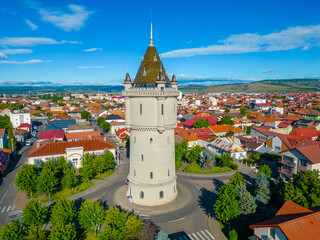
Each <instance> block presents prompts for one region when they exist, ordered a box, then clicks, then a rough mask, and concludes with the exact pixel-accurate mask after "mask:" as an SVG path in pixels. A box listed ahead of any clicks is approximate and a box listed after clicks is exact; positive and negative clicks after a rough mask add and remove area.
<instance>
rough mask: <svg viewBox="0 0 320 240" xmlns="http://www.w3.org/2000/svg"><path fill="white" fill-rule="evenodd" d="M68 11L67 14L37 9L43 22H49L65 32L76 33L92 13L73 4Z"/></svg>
mask: <svg viewBox="0 0 320 240" xmlns="http://www.w3.org/2000/svg"><path fill="white" fill-rule="evenodd" d="M68 9H69V13H67V12H62V11H58V10H51V9H48V8H38V12H39V13H40V14H41V16H42V20H43V21H46V22H50V23H52V24H54V25H55V26H56V27H59V28H61V29H63V30H64V31H66V32H70V31H72V30H76V31H78V30H79V29H80V28H81V27H83V26H84V23H85V21H86V20H87V19H88V18H89V16H90V15H91V14H92V13H93V12H92V11H88V10H87V9H86V8H85V7H83V6H80V5H75V4H69V5H68Z"/></svg>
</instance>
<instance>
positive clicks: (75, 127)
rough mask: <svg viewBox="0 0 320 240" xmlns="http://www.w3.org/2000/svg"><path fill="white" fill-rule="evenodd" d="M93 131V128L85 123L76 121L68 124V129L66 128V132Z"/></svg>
mask: <svg viewBox="0 0 320 240" xmlns="http://www.w3.org/2000/svg"><path fill="white" fill-rule="evenodd" d="M93 131H94V128H93V127H91V126H90V125H89V124H87V123H77V124H74V125H69V126H68V130H66V132H68V133H80V132H93Z"/></svg>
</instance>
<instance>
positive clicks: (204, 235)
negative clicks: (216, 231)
mask: <svg viewBox="0 0 320 240" xmlns="http://www.w3.org/2000/svg"><path fill="white" fill-rule="evenodd" d="M170 239H171V240H215V238H214V236H213V235H212V234H211V233H210V232H209V231H208V230H207V229H205V230H201V231H198V232H194V233H190V234H181V235H180V236H175V237H173V238H172V237H170Z"/></svg>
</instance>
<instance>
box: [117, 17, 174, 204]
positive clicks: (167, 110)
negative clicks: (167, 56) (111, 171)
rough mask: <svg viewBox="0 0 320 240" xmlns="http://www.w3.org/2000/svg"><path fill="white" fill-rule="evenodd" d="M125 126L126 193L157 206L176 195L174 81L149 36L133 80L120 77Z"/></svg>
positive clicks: (143, 202) (134, 201)
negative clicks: (127, 133) (127, 144)
mask: <svg viewBox="0 0 320 240" xmlns="http://www.w3.org/2000/svg"><path fill="white" fill-rule="evenodd" d="M124 87H125V89H124V91H123V93H122V94H123V96H124V98H125V106H126V127H127V128H128V129H130V131H131V135H130V169H129V175H128V180H129V188H128V193H127V195H128V196H130V200H131V201H132V202H133V203H135V204H139V205H143V206H158V205H162V204H166V203H169V202H171V201H172V200H174V199H175V198H176V196H177V183H176V178H177V176H176V172H175V149H174V146H175V145H174V144H175V143H174V128H175V127H176V111H177V110H176V109H177V97H178V96H179V91H178V90H177V87H178V83H177V80H176V77H175V75H173V76H172V78H171V80H170V79H169V77H168V75H167V73H166V71H165V68H164V67H163V64H162V62H161V59H160V56H159V54H158V52H157V50H156V48H155V46H154V44H153V37H152V23H151V37H150V42H149V46H148V48H147V51H146V53H145V55H144V57H143V58H142V61H141V64H140V67H139V70H138V72H137V74H136V77H135V79H134V81H133V82H132V81H131V78H130V75H129V73H127V74H126V77H125V80H124Z"/></svg>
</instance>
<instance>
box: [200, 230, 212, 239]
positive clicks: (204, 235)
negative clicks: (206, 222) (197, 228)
mask: <svg viewBox="0 0 320 240" xmlns="http://www.w3.org/2000/svg"><path fill="white" fill-rule="evenodd" d="M201 233H202V234H203V235H204V236H205V237H206V238H207V239H208V240H210V238H209V237H208V236H207V234H205V233H204V232H203V231H201Z"/></svg>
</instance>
